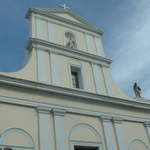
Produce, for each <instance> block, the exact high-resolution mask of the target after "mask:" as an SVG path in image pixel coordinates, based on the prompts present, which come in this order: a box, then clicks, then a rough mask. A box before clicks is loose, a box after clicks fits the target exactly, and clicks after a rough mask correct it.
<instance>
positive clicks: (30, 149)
mask: <svg viewBox="0 0 150 150" xmlns="http://www.w3.org/2000/svg"><path fill="white" fill-rule="evenodd" d="M6 147H8V148H12V149H13V150H35V148H33V147H25V146H14V145H0V148H6Z"/></svg>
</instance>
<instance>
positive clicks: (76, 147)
mask: <svg viewBox="0 0 150 150" xmlns="http://www.w3.org/2000/svg"><path fill="white" fill-rule="evenodd" d="M68 141H69V145H70V150H101V149H103V146H102V145H103V144H102V139H101V137H100V135H99V133H98V132H97V130H96V129H95V128H94V127H92V126H91V125H89V124H86V123H79V124H77V125H75V126H73V127H72V129H71V130H70V132H69V136H68Z"/></svg>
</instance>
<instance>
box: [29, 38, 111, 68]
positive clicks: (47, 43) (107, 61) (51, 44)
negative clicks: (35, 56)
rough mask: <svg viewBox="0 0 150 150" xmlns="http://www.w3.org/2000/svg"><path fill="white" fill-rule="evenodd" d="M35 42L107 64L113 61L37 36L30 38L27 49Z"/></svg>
mask: <svg viewBox="0 0 150 150" xmlns="http://www.w3.org/2000/svg"><path fill="white" fill-rule="evenodd" d="M34 44H39V45H41V46H47V47H53V48H57V49H58V50H60V52H62V50H64V51H65V52H68V53H70V54H76V55H79V56H84V57H86V58H90V59H93V60H97V61H101V62H104V63H105V64H108V65H109V64H111V63H112V60H110V59H107V58H105V57H102V56H97V55H93V54H90V53H86V52H83V51H81V50H78V49H70V48H67V47H65V46H62V45H59V44H56V43H51V42H48V41H45V40H40V39H37V38H30V39H29V41H28V44H27V49H31V48H32V47H34Z"/></svg>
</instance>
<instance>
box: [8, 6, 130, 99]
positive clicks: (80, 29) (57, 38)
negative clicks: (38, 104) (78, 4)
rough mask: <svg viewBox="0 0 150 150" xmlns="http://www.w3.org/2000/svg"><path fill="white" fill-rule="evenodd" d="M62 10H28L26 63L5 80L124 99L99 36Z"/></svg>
mask: <svg viewBox="0 0 150 150" xmlns="http://www.w3.org/2000/svg"><path fill="white" fill-rule="evenodd" d="M62 7H63V8H57V9H52V8H31V9H29V10H28V12H27V14H26V18H27V19H28V20H29V21H30V38H29V42H28V45H27V54H28V55H27V59H26V62H25V64H24V66H23V67H22V69H21V70H19V71H18V72H15V73H9V76H12V77H15V78H20V79H24V80H29V81H33V82H38V83H41V84H45V85H49V86H50V87H61V88H62V89H64V88H65V89H69V90H73V91H79V92H88V93H94V94H98V95H106V96H113V97H114V96H115V97H121V98H128V97H127V96H126V95H124V94H123V93H122V92H121V91H120V89H119V88H118V87H117V86H116V84H115V82H114V81H113V79H112V77H111V73H110V65H111V62H112V61H111V60H110V59H107V58H106V57H105V55H104V49H103V43H102V35H103V32H102V31H101V30H100V29H98V28H97V27H95V26H93V25H91V24H90V23H89V22H88V21H86V20H84V19H83V18H81V17H80V16H77V15H75V14H74V13H73V12H72V11H71V10H70V9H69V7H68V6H67V5H66V4H64V5H62Z"/></svg>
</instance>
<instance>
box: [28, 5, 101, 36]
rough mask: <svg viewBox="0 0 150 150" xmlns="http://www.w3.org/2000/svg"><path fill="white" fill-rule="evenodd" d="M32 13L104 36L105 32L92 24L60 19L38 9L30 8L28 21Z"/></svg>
mask: <svg viewBox="0 0 150 150" xmlns="http://www.w3.org/2000/svg"><path fill="white" fill-rule="evenodd" d="M68 12H69V13H70V14H72V15H73V13H72V12H70V11H68ZM32 13H35V14H39V15H43V16H46V17H50V18H53V19H55V20H58V21H61V22H64V23H67V24H70V25H73V26H76V27H79V28H82V29H85V30H88V31H92V32H95V33H97V34H100V35H102V34H103V32H102V31H101V30H100V29H98V28H96V27H94V26H92V25H90V24H87V23H86V24H85V25H84V24H81V23H77V22H75V21H72V20H69V19H66V18H63V17H60V16H56V15H54V14H51V13H47V12H46V11H43V10H42V9H38V8H30V9H29V10H28V12H27V14H26V18H27V19H28V18H30V16H31V14H32Z"/></svg>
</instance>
